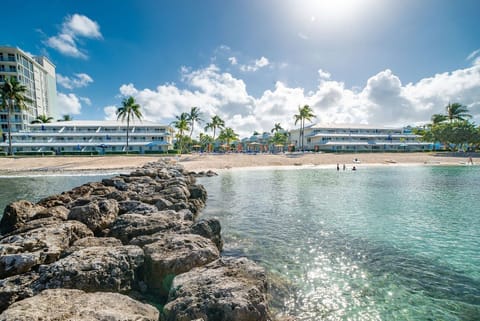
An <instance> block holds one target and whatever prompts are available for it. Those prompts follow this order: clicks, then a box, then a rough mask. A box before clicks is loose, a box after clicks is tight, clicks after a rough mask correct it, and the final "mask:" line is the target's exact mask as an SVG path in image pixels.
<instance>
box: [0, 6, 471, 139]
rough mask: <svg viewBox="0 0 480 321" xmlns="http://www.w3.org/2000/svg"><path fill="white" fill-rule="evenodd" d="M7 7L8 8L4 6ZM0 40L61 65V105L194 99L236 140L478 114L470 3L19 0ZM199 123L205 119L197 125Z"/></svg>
mask: <svg viewBox="0 0 480 321" xmlns="http://www.w3.org/2000/svg"><path fill="white" fill-rule="evenodd" d="M12 10H13V9H12ZM12 12H15V14H4V15H2V19H0V30H2V31H1V33H0V45H8V46H13V47H18V48H20V49H22V50H24V51H26V52H28V53H31V54H32V55H44V56H46V57H48V58H49V59H50V60H51V61H52V62H53V63H54V64H55V66H56V73H57V91H58V103H59V104H60V108H61V110H62V114H69V115H71V116H72V117H73V119H77V120H92V119H94V120H102V119H115V118H116V115H115V111H116V109H117V108H118V107H119V106H120V105H121V101H122V99H123V98H125V97H127V96H133V97H134V98H135V99H136V100H137V102H138V103H139V104H140V105H141V106H142V112H143V115H144V119H145V120H149V121H155V122H159V123H162V124H167V123H170V122H171V121H172V120H173V119H174V118H175V116H176V115H179V114H180V113H182V112H188V111H189V110H190V108H191V107H194V106H196V107H199V108H200V110H201V111H202V119H203V120H204V123H203V124H202V125H205V122H208V121H209V120H210V119H211V117H212V116H213V115H218V116H220V117H221V118H222V119H223V120H225V123H226V126H227V127H232V128H233V129H234V130H235V131H236V132H237V133H239V134H240V136H241V137H246V136H250V135H251V134H252V133H253V132H254V131H258V132H263V131H270V130H271V129H272V128H273V127H274V124H275V123H280V124H281V125H282V127H283V128H285V129H293V128H295V127H298V126H296V125H295V124H294V116H293V115H294V114H295V113H297V112H298V107H299V106H303V105H306V104H308V105H309V106H311V107H312V109H313V110H314V113H315V114H316V116H317V117H316V118H315V119H313V121H314V122H319V123H338V124H346V123H351V124H370V125H375V126H377V125H379V126H407V125H421V124H424V123H426V122H428V121H429V119H430V117H431V115H432V114H434V113H444V111H445V106H446V105H447V104H448V103H449V102H459V103H461V104H463V105H465V106H467V107H468V109H469V111H470V113H471V114H472V115H473V116H474V117H473V121H475V122H476V124H479V123H480V32H479V30H480V1H478V0H457V1H453V0H420V1H419V0H402V1H399V0H395V1H394V0H328V1H327V0H262V1H259V0H229V1H221V0H203V1H198V0H172V1H162V0H135V1H134V0H131V1H130V0H122V1H119V0H97V1H90V0H82V1H81V0H48V1H47V0H24V1H21V2H20V1H19V2H16V3H15V9H14V11H12ZM202 127H203V126H202Z"/></svg>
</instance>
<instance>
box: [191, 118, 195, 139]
mask: <svg viewBox="0 0 480 321" xmlns="http://www.w3.org/2000/svg"><path fill="white" fill-rule="evenodd" d="M194 124H195V121H194V120H192V129H190V140H191V139H192V134H193V126H194Z"/></svg>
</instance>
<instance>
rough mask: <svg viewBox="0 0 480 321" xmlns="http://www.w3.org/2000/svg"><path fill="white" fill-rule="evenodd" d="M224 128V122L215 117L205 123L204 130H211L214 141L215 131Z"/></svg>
mask: <svg viewBox="0 0 480 321" xmlns="http://www.w3.org/2000/svg"><path fill="white" fill-rule="evenodd" d="M224 127H225V121H224V120H223V119H221V118H220V117H218V116H217V115H215V116H213V117H212V121H211V122H210V123H207V124H206V126H205V130H209V129H212V130H213V140H214V141H215V131H216V129H217V128H219V129H222V128H224Z"/></svg>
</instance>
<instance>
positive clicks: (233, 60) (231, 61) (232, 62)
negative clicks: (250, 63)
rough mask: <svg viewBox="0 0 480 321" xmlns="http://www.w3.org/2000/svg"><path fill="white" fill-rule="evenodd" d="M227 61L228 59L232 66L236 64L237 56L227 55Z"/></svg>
mask: <svg viewBox="0 0 480 321" xmlns="http://www.w3.org/2000/svg"><path fill="white" fill-rule="evenodd" d="M228 61H230V64H231V65H233V66H234V65H236V64H238V61H237V58H235V57H229V58H228Z"/></svg>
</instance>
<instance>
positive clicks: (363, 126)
mask: <svg viewBox="0 0 480 321" xmlns="http://www.w3.org/2000/svg"><path fill="white" fill-rule="evenodd" d="M305 128H312V129H316V128H332V129H336V128H339V129H351V128H353V129H357V128H358V129H402V128H403V127H393V126H392V127H387V126H373V125H368V124H332V123H328V124H325V123H323V124H322V123H315V124H312V125H309V126H305Z"/></svg>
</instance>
